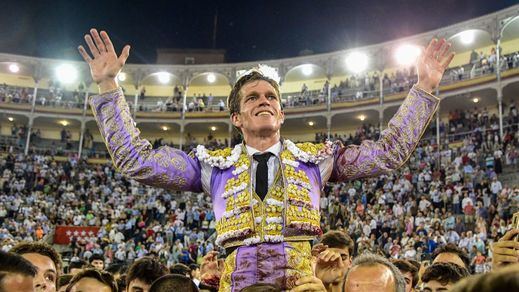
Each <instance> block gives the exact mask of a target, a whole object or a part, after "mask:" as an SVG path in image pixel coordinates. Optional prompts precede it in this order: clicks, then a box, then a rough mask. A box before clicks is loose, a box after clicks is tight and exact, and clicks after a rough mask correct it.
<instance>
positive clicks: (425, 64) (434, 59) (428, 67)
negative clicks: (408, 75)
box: [417, 39, 454, 92]
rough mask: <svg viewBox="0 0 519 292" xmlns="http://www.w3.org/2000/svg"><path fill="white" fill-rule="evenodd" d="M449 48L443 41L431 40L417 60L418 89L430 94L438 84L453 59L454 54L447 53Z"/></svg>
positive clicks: (448, 44)
mask: <svg viewBox="0 0 519 292" xmlns="http://www.w3.org/2000/svg"><path fill="white" fill-rule="evenodd" d="M450 47H451V44H450V43H447V42H446V41H445V39H442V40H440V41H438V40H436V39H433V40H431V42H430V43H429V45H428V46H427V49H425V51H424V53H423V54H422V56H421V57H420V59H419V60H418V66H417V67H418V85H419V87H421V88H423V89H424V90H426V91H429V92H430V91H432V90H433V89H434V88H436V87H437V86H438V85H439V84H440V81H441V79H442V76H443V73H444V72H445V70H446V69H447V67H448V66H449V64H450V62H451V61H452V58H454V53H453V52H451V53H449V49H450Z"/></svg>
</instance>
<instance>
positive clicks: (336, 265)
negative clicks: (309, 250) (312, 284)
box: [315, 246, 345, 284]
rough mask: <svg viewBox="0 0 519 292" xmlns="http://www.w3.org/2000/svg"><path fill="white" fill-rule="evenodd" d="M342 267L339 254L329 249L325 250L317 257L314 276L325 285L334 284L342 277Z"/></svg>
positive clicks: (342, 262) (342, 263) (343, 264)
mask: <svg viewBox="0 0 519 292" xmlns="http://www.w3.org/2000/svg"><path fill="white" fill-rule="evenodd" d="M325 247H326V246H325ZM319 249H321V248H319ZM344 266H345V263H344V261H343V260H342V257H341V254H340V253H338V252H336V251H333V250H331V249H325V250H323V251H321V252H320V253H319V255H318V256H317V262H316V265H315V276H317V278H319V279H320V280H322V282H323V283H325V284H332V283H335V282H337V281H338V280H340V279H341V277H342V276H343V274H344V272H345V271H344Z"/></svg>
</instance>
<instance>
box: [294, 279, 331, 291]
mask: <svg viewBox="0 0 519 292" xmlns="http://www.w3.org/2000/svg"><path fill="white" fill-rule="evenodd" d="M303 291H306V292H308V291H310V292H326V288H325V287H324V284H323V282H322V281H321V280H319V278H317V277H316V276H306V277H302V278H300V279H298V280H297V281H296V287H294V288H293V289H291V290H290V292H303Z"/></svg>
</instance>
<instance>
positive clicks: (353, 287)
mask: <svg viewBox="0 0 519 292" xmlns="http://www.w3.org/2000/svg"><path fill="white" fill-rule="evenodd" d="M343 288H344V290H343V291H377V292H404V291H405V280H404V277H403V276H402V273H401V272H400V271H399V270H398V269H397V268H396V267H395V265H393V264H392V263H391V262H389V261H388V260H387V259H386V258H384V257H381V256H379V255H375V254H369V253H366V254H362V255H360V256H359V257H357V258H356V259H355V260H354V261H353V263H352V266H351V268H350V270H349V271H348V272H347V274H346V277H345V280H344V287H343Z"/></svg>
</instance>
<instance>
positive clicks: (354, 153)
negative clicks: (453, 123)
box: [330, 39, 454, 181]
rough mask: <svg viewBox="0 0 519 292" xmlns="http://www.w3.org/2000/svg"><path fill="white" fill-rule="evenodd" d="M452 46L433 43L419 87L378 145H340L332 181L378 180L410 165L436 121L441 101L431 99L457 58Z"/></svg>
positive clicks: (422, 66) (421, 66)
mask: <svg viewBox="0 0 519 292" xmlns="http://www.w3.org/2000/svg"><path fill="white" fill-rule="evenodd" d="M449 48H450V44H449V43H447V42H446V41H445V40H441V41H437V40H435V39H434V40H432V41H431V42H430V43H429V46H428V47H427V49H426V50H425V51H424V52H423V53H422V56H421V57H420V59H419V62H418V64H417V69H418V83H417V84H416V85H415V86H413V88H412V89H411V90H410V92H409V95H408V96H407V98H406V99H405V100H404V102H403V103H402V105H401V106H400V108H399V109H398V111H397V113H396V114H395V116H393V118H392V119H391V120H390V121H389V125H388V128H387V129H385V130H384V131H383V132H382V133H381V135H380V138H379V140H378V141H371V140H366V141H363V142H362V144H361V145H360V146H347V147H343V146H342V145H336V147H335V149H334V150H335V151H334V165H333V171H332V176H331V178H330V179H331V180H332V181H344V180H349V179H355V178H360V177H366V176H375V175H378V174H380V173H384V172H388V171H391V170H394V169H398V168H400V167H401V166H402V165H403V164H404V163H406V162H407V160H408V159H409V157H410V156H411V154H412V153H413V151H414V149H415V148H416V146H417V145H418V142H419V141H420V138H421V137H422V135H423V134H424V132H425V130H426V129H427V126H428V125H429V123H430V122H431V120H432V118H433V117H434V113H435V112H436V110H437V108H438V105H439V103H440V99H439V98H437V97H435V96H433V95H431V92H432V90H433V89H434V88H436V87H437V86H438V85H439V83H440V81H441V78H442V76H443V73H444V72H445V69H446V68H447V66H448V65H449V63H450V62H451V60H452V58H453V57H454V53H448V51H449Z"/></svg>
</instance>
